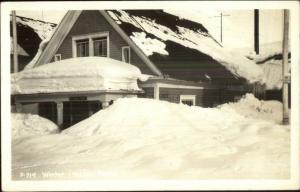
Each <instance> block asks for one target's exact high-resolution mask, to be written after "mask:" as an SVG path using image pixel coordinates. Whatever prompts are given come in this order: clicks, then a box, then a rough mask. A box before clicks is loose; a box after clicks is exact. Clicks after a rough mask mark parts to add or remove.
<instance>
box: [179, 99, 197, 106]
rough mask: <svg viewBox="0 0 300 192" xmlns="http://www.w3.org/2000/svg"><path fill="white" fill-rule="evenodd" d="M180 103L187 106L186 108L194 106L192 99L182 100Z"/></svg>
mask: <svg viewBox="0 0 300 192" xmlns="http://www.w3.org/2000/svg"><path fill="white" fill-rule="evenodd" d="M181 103H182V104H185V105H188V106H192V105H194V101H193V100H192V99H183V100H181Z"/></svg>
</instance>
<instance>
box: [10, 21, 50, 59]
mask: <svg viewBox="0 0 300 192" xmlns="http://www.w3.org/2000/svg"><path fill="white" fill-rule="evenodd" d="M16 22H17V38H18V39H17V42H18V44H19V45H20V46H21V47H22V48H23V49H24V51H25V52H26V53H27V54H28V55H29V57H30V59H31V58H33V57H34V56H35V55H36V54H37V52H38V48H39V46H40V43H41V42H42V41H44V40H46V39H49V38H50V37H51V35H52V33H53V32H54V31H55V30H54V29H55V28H56V24H55V23H50V22H44V21H40V20H35V19H31V18H26V17H21V16H17V17H16ZM10 36H11V37H12V30H11V34H10Z"/></svg>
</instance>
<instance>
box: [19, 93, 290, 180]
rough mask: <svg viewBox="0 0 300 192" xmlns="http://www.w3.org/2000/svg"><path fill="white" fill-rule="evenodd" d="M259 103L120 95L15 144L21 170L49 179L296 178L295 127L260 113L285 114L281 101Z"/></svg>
mask: <svg viewBox="0 0 300 192" xmlns="http://www.w3.org/2000/svg"><path fill="white" fill-rule="evenodd" d="M245 103H248V104H246V105H244V104H245ZM241 105H243V106H244V109H242V110H240V111H239V110H236V109H238V108H239V107H240V106H241ZM251 105H254V106H260V105H261V104H260V101H258V100H255V99H254V98H253V97H252V96H247V97H245V98H244V99H243V100H241V103H239V104H236V105H235V104H228V105H227V106H226V107H225V106H221V107H220V108H202V107H196V106H192V107H189V106H187V105H183V104H174V103H169V102H166V101H158V100H152V99H141V98H123V99H119V100H117V101H116V102H115V103H114V104H113V105H111V106H110V107H109V108H107V109H105V110H102V111H100V112H98V113H96V114H94V115H93V116H91V117H90V118H88V119H86V120H84V121H82V122H80V123H78V124H76V125H74V126H72V127H70V128H69V129H66V130H65V131H63V132H62V133H61V134H58V135H49V136H43V137H36V138H32V139H30V140H23V141H22V142H19V143H15V144H14V145H13V156H14V158H13V170H14V171H13V177H15V178H18V175H19V172H21V171H23V172H26V171H34V172H36V173H37V176H36V177H37V178H42V179H49V178H52V179H53V178H54V179H66V178H71V179H74V178H81V179H82V178H89V179H95V178H97V179H219V178H220V179H221V178H223V179H231V178H236V179H242V178H246V179H254V178H261V179H275V178H276V179H279V178H280V179H284V178H288V177H289V167H290V165H289V141H290V139H289V134H290V132H289V127H288V126H281V125H279V124H276V123H275V122H274V121H273V120H271V121H270V120H269V118H268V117H266V116H265V118H260V119H257V118H256V117H258V116H260V115H261V114H264V113H265V111H264V110H269V111H270V110H274V112H273V113H274V114H275V113H277V106H275V108H274V105H268V102H265V105H264V107H263V109H264V110H253V109H251V107H250V109H247V108H248V107H249V106H251ZM245 111H246V112H247V113H245ZM248 113H250V114H251V115H249V114H248ZM41 151H47V153H41ZM24 159H25V160H24ZM45 171H51V172H59V173H60V174H59V175H55V176H53V175H52V176H48V175H47V176H44V175H43V174H42V173H43V172H45Z"/></svg>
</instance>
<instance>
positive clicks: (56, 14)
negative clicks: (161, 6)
mask: <svg viewBox="0 0 300 192" xmlns="http://www.w3.org/2000/svg"><path fill="white" fill-rule="evenodd" d="M166 11H167V12H169V13H175V14H176V15H179V16H180V17H183V18H187V19H191V20H193V21H196V22H199V23H202V24H203V25H204V26H205V27H206V28H207V29H208V30H209V32H210V33H211V35H212V36H214V37H215V38H216V39H217V40H218V41H220V34H221V33H220V31H221V30H220V29H221V24H220V17H215V16H219V15H220V13H221V12H222V14H224V15H228V16H225V17H223V42H222V43H223V45H224V46H225V47H228V48H230V49H236V48H248V49H252V48H253V46H254V11H253V10H226V11H217V10H209V11H208V10H189V11H187V10H166ZM65 13H66V11H17V15H21V16H25V17H30V18H35V19H39V20H44V21H49V22H53V23H59V22H60V20H61V19H62V17H63V16H64V15H65ZM282 32H283V16H282V11H281V10H260V44H265V43H270V42H275V41H281V40H282Z"/></svg>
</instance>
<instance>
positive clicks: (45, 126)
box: [11, 113, 59, 139]
mask: <svg viewBox="0 0 300 192" xmlns="http://www.w3.org/2000/svg"><path fill="white" fill-rule="evenodd" d="M11 123H12V127H11V128H12V138H13V139H18V138H21V137H30V136H41V135H48V134H52V133H58V132H59V129H58V127H57V125H56V124H55V123H53V122H51V121H49V120H48V119H45V118H43V117H40V116H38V115H32V114H29V113H28V114H24V113H12V114H11Z"/></svg>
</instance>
